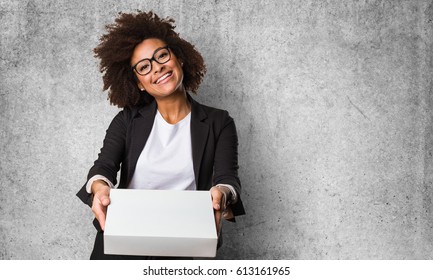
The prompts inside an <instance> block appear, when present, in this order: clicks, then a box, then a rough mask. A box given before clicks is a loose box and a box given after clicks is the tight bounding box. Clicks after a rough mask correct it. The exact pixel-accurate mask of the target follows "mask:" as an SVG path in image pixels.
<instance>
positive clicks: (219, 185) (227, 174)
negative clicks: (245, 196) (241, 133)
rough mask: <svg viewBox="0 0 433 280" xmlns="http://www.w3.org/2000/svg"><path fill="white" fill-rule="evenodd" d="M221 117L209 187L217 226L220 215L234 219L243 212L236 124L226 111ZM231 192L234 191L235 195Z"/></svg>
mask: <svg viewBox="0 0 433 280" xmlns="http://www.w3.org/2000/svg"><path fill="white" fill-rule="evenodd" d="M223 117H224V121H223V126H222V128H221V130H220V134H219V136H218V139H217V143H216V148H215V158H214V185H216V186H214V187H212V189H211V194H212V201H213V206H214V210H215V220H216V223H217V227H219V225H220V219H221V217H224V218H225V219H228V220H231V221H234V216H237V215H243V214H245V211H244V207H243V204H242V201H241V199H240V194H241V183H240V180H239V177H238V169H239V166H238V137H237V133H236V126H235V123H234V121H233V119H232V118H231V117H230V116H229V115H228V113H227V112H224V116H223ZM227 185H228V186H227ZM230 187H231V188H230ZM232 192H235V195H233V193H232Z"/></svg>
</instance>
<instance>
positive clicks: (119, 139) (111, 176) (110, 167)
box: [77, 109, 130, 206]
mask: <svg viewBox="0 0 433 280" xmlns="http://www.w3.org/2000/svg"><path fill="white" fill-rule="evenodd" d="M128 115H130V112H129V111H128V110H127V109H124V110H122V111H120V112H119V113H118V114H117V115H116V116H115V117H114V119H113V120H112V121H111V123H110V125H109V127H108V129H107V131H106V134H105V138H104V142H103V146H102V148H101V151H100V153H99V155H98V158H97V160H96V161H95V162H94V164H93V166H92V167H91V168H90V170H89V173H88V175H87V180H89V179H90V178H91V177H93V176H94V175H102V176H104V177H105V178H107V179H108V180H109V181H110V182H112V183H113V185H116V184H117V172H118V171H119V169H120V164H121V162H122V159H123V158H124V154H125V143H126V133H127V128H128ZM86 183H87V182H86ZM86 183H85V184H84V186H83V187H82V188H81V189H80V191H79V192H78V193H77V196H78V197H79V198H80V199H81V201H83V202H84V203H86V204H87V205H89V206H92V198H93V197H92V195H91V194H89V193H88V192H87V191H86Z"/></svg>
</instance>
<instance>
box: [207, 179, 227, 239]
mask: <svg viewBox="0 0 433 280" xmlns="http://www.w3.org/2000/svg"><path fill="white" fill-rule="evenodd" d="M210 193H211V196H212V206H213V209H214V215H215V224H216V229H217V233H218V234H220V231H221V220H222V216H223V213H225V211H226V209H225V208H226V207H227V205H226V203H227V201H226V200H227V199H228V197H227V194H224V192H223V189H222V188H218V187H212V188H211V189H210ZM228 193H230V190H228Z"/></svg>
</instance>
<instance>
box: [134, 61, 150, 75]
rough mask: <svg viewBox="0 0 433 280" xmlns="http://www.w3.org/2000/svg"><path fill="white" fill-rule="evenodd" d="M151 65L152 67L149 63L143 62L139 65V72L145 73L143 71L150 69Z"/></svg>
mask: <svg viewBox="0 0 433 280" xmlns="http://www.w3.org/2000/svg"><path fill="white" fill-rule="evenodd" d="M149 67H150V66H149V64H146V63H142V64H139V65H137V70H138V72H140V73H143V72H146V71H148V70H149Z"/></svg>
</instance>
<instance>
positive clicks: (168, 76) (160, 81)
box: [155, 71, 173, 84]
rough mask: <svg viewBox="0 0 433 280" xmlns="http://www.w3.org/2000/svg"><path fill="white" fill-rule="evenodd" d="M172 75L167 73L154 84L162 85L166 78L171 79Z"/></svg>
mask: <svg viewBox="0 0 433 280" xmlns="http://www.w3.org/2000/svg"><path fill="white" fill-rule="evenodd" d="M172 74H173V72H171V71H170V72H167V73H166V74H165V75H162V76H161V77H159V78H158V80H156V82H155V84H159V83H162V82H164V81H166V80H167V79H168V78H170V77H171V75H172Z"/></svg>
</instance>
